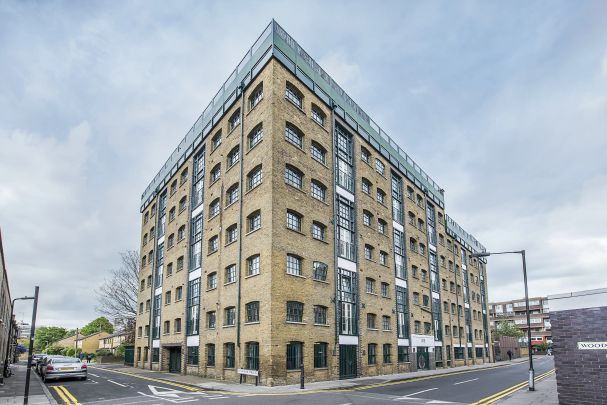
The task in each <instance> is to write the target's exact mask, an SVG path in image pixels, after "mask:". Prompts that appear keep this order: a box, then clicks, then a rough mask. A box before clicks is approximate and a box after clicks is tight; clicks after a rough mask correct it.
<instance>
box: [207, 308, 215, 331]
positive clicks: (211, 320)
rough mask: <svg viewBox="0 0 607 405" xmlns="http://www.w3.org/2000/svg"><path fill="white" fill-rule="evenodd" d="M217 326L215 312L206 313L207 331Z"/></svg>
mask: <svg viewBox="0 0 607 405" xmlns="http://www.w3.org/2000/svg"><path fill="white" fill-rule="evenodd" d="M216 325H217V312H215V311H209V312H207V329H215V327H216Z"/></svg>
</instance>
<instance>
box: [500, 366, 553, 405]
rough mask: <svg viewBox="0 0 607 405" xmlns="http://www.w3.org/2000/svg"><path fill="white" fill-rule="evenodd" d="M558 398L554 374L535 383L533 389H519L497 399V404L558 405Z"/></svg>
mask: <svg viewBox="0 0 607 405" xmlns="http://www.w3.org/2000/svg"><path fill="white" fill-rule="evenodd" d="M558 403H559V399H558V394H557V391H556V374H554V373H552V375H550V376H549V377H547V378H545V379H544V380H542V381H540V382H538V383H536V384H535V391H529V390H528V389H521V390H519V391H517V392H515V393H514V394H511V395H510V396H508V397H507V398H504V399H502V400H499V401H497V402H496V404H499V405H528V404H534V405H558Z"/></svg>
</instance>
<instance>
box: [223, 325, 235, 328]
mask: <svg viewBox="0 0 607 405" xmlns="http://www.w3.org/2000/svg"><path fill="white" fill-rule="evenodd" d="M234 327H236V325H223V326H222V328H234Z"/></svg>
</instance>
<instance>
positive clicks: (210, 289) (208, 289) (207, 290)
mask: <svg viewBox="0 0 607 405" xmlns="http://www.w3.org/2000/svg"><path fill="white" fill-rule="evenodd" d="M216 289H217V287H213V288H207V289H206V290H204V291H205V292H209V291H213V290H216Z"/></svg>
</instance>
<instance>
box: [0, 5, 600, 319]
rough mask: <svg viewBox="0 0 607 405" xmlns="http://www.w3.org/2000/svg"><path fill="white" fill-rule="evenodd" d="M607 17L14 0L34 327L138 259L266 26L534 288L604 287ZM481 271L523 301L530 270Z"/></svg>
mask: <svg viewBox="0 0 607 405" xmlns="http://www.w3.org/2000/svg"><path fill="white" fill-rule="evenodd" d="M174 3H177V4H174ZM329 3H330V4H329ZM606 16H607V3H606V2H603V1H596V2H589V1H577V2H571V1H562V2H559V1H550V2H528V1H518V2H517V1H515V2H493V3H490V2H451V1H442V2H440V1H433V2H428V1H420V2H413V1H407V2H405V1H396V2H386V1H382V2H371V1H364V2H356V1H344V2H327V1H318V2H313V1H306V2H293V1H280V2H270V1H264V2H254V1H243V2H239V3H237V2H234V1H217V2H202V1H192V2H186V1H179V2H168V3H167V2H157V3H156V4H154V3H153V2H147V1H146V2H143V1H142V2H110V1H108V2H93V1H87V2H65V3H64V2H10V1H3V2H1V3H0V61H1V63H0V80H1V83H2V84H1V85H0V227H1V228H2V235H3V240H4V248H5V253H6V262H7V267H8V272H9V278H10V282H11V291H12V295H13V297H17V296H22V295H24V294H31V293H32V292H33V287H34V285H40V287H41V301H40V308H39V321H38V322H39V324H42V325H51V324H53V325H63V326H66V327H76V326H82V325H84V324H85V323H87V322H88V321H89V320H91V319H92V318H94V317H95V316H96V314H95V310H94V307H95V298H94V291H95V289H96V288H97V286H98V285H99V284H100V283H101V282H102V281H103V279H104V276H105V275H106V274H107V270H108V269H110V268H113V267H116V266H118V265H119V254H118V253H119V252H120V251H124V250H127V249H137V248H138V244H139V231H140V227H139V226H140V214H139V204H140V196H141V193H142V191H143V190H144V189H145V187H146V186H147V184H148V183H149V181H150V180H151V178H152V177H153V175H154V174H155V173H156V172H157V170H158V169H159V168H160V166H161V165H162V164H163V163H164V161H165V159H166V158H167V157H168V155H169V153H170V152H171V151H172V150H173V149H174V148H175V146H176V145H177V144H178V142H179V141H180V140H181V139H182V137H183V136H184V135H185V133H186V132H187V130H188V129H189V128H190V127H191V125H192V124H193V123H194V121H195V120H196V118H197V117H198V116H199V114H200V113H201V112H202V110H203V109H204V107H206V105H207V104H208V102H209V101H210V100H211V98H212V97H213V96H214V94H215V93H216V92H217V90H218V89H219V87H220V86H221V84H222V83H223V82H224V81H225V79H226V78H227V76H228V75H229V73H230V72H231V71H232V70H233V69H234V67H235V66H236V65H237V63H238V62H239V61H240V59H241V58H242V56H243V55H244V53H245V51H246V50H247V49H248V48H249V47H250V46H251V45H252V43H253V42H254V41H255V39H256V38H257V36H258V35H259V34H260V33H261V31H262V30H263V29H264V27H265V26H266V25H267V24H268V22H269V21H270V19H271V18H276V19H277V21H278V22H279V23H280V24H281V25H282V26H283V27H284V28H285V29H286V30H287V32H289V33H290V34H291V35H292V36H293V37H294V38H295V39H296V40H297V41H298V42H299V43H300V44H301V45H302V46H303V47H304V48H305V49H306V50H307V51H308V52H309V53H310V55H311V56H312V57H314V58H315V59H316V60H317V61H318V62H319V63H320V64H321V66H323V67H324V69H325V70H326V71H327V72H328V73H329V74H331V75H332V76H333V78H334V79H335V80H336V81H337V82H338V83H340V84H341V85H342V87H343V88H344V89H345V90H346V91H347V92H348V93H349V94H350V96H352V97H353V98H354V100H356V101H357V102H358V104H359V105H360V106H361V107H362V108H363V109H364V110H365V111H366V112H367V113H369V114H370V115H371V117H373V118H374V120H375V121H376V122H378V123H379V124H380V125H381V126H382V127H383V128H384V129H385V130H386V132H387V133H388V134H389V135H391V136H392V137H393V138H394V139H395V140H396V141H397V143H399V144H400V145H401V147H403V149H404V150H406V151H407V153H409V154H410V155H411V156H412V157H413V158H414V159H415V160H416V161H417V162H418V163H419V165H420V166H421V167H422V168H423V169H424V170H425V171H426V172H427V173H429V174H430V176H431V177H433V179H434V180H435V181H437V183H438V184H439V185H440V186H441V187H443V188H444V189H445V190H446V191H445V199H446V206H447V212H448V213H449V215H450V216H452V217H453V218H454V219H455V220H456V221H458V222H459V223H460V224H461V225H462V226H463V227H464V228H465V229H466V230H467V231H469V232H470V233H472V234H473V235H475V236H476V238H477V239H478V240H479V241H481V242H482V243H483V244H484V245H485V246H486V247H487V248H488V249H489V250H494V251H498V250H510V249H526V250H527V253H528V269H529V279H530V294H532V295H540V294H542V295H543V294H552V293H560V292H568V291H573V290H580V289H589V288H598V287H607V280H606V277H605V274H606V268H605V267H606V266H605V263H607V236H606V229H607V210H606V209H605V207H604V205H605V202H606V201H607V163H606V159H605V154H606V152H607V24H605V17H606ZM488 269H489V298H490V299H491V300H504V299H509V298H516V297H522V295H523V289H522V281H521V280H522V275H521V263H520V257H517V256H511V257H508V256H495V257H491V258H490V259H489V267H488ZM17 305H18V306H17V308H16V313H17V316H18V317H19V318H21V317H27V318H29V316H30V315H29V314H30V306H29V304H26V303H20V304H17Z"/></svg>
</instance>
